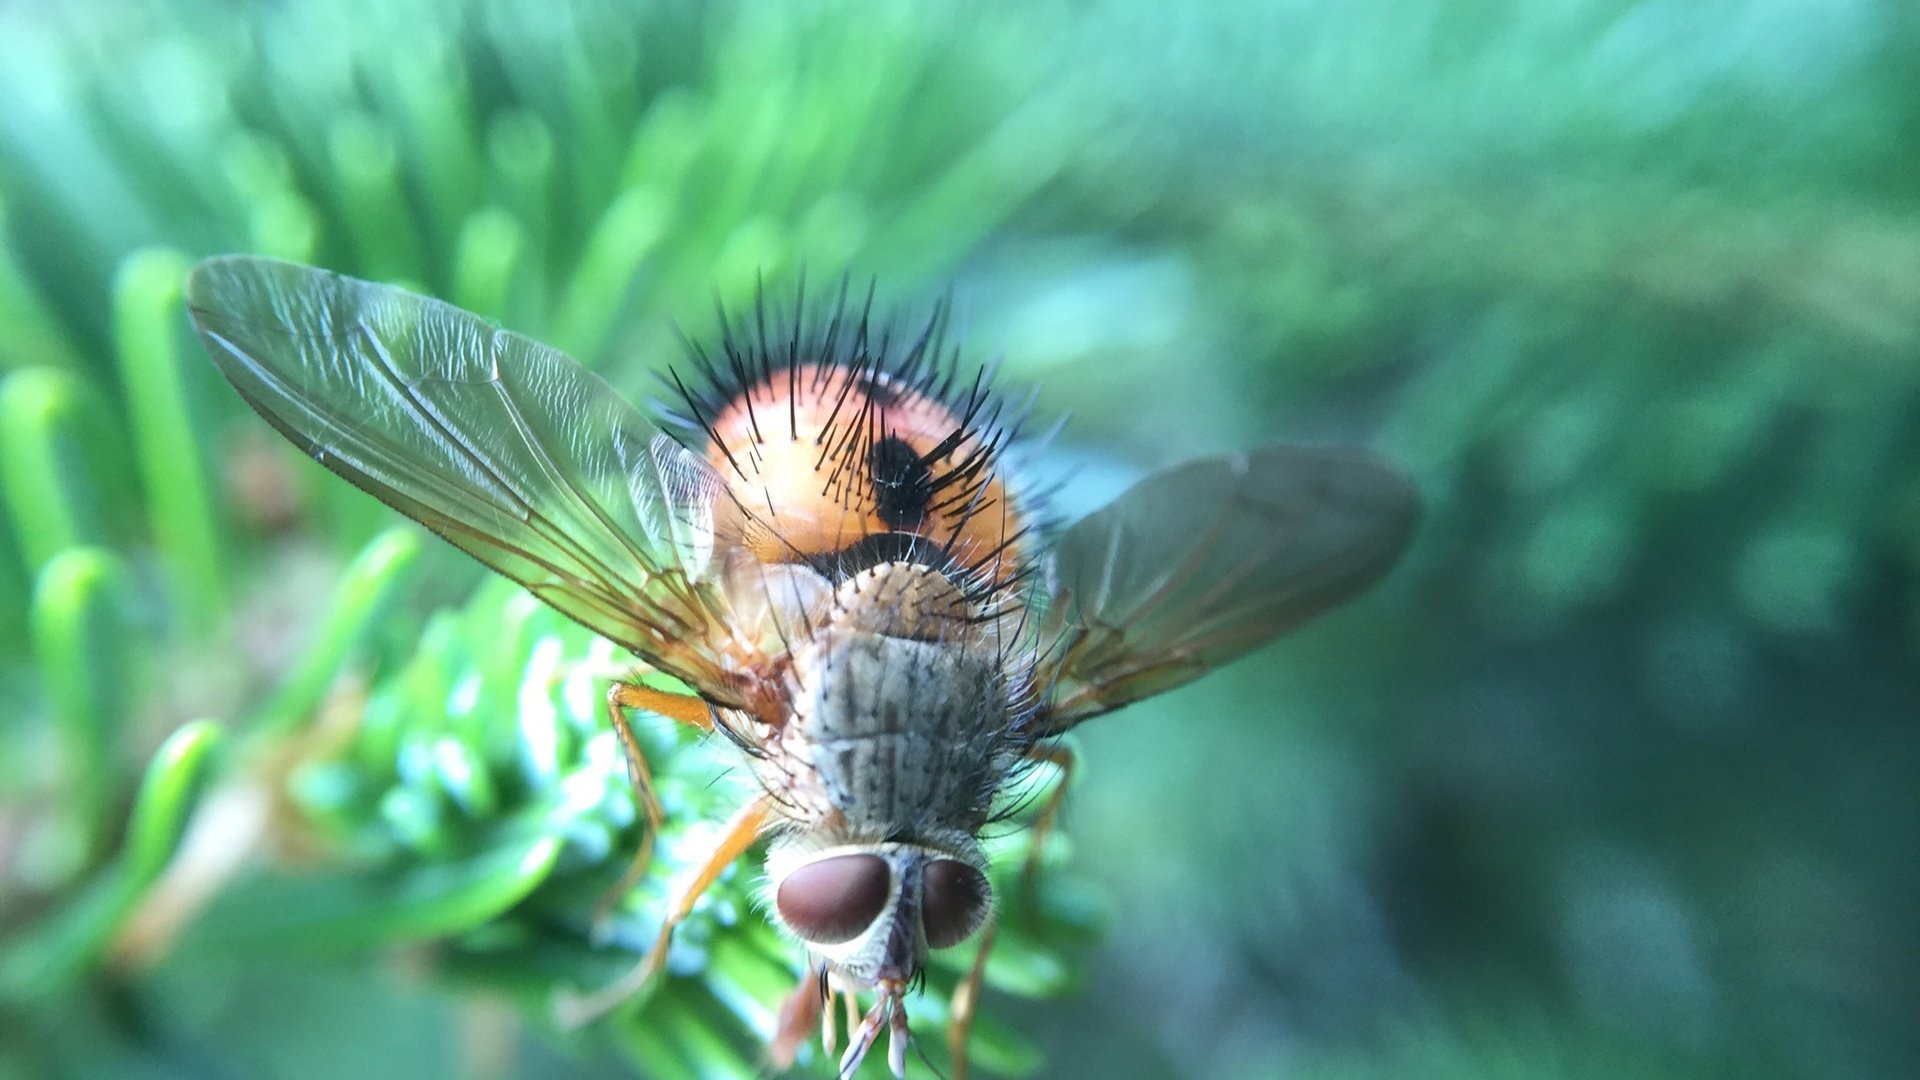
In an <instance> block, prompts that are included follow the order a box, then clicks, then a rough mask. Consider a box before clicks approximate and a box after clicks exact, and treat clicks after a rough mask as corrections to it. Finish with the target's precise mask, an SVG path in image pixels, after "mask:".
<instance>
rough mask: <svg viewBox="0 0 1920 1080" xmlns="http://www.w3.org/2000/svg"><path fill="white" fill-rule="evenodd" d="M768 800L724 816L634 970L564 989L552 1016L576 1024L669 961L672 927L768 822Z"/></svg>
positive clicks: (639, 985) (561, 1022)
mask: <svg viewBox="0 0 1920 1080" xmlns="http://www.w3.org/2000/svg"><path fill="white" fill-rule="evenodd" d="M772 805H773V804H772V801H771V800H769V799H768V798H767V797H766V796H764V795H763V796H761V797H759V798H757V799H755V800H753V801H752V802H750V803H748V804H747V805H745V806H743V807H741V808H740V810H739V811H738V812H737V813H735V814H734V815H733V817H732V818H731V819H730V820H728V822H727V824H726V828H725V829H724V830H723V831H722V832H721V834H720V841H719V843H717V844H715V845H714V848H713V852H712V853H711V854H709V855H708V856H707V861H706V862H705V863H704V864H703V865H702V866H701V867H700V872H699V873H698V874H696V875H695V876H694V879H693V880H692V881H690V882H688V883H687V886H686V888H684V889H683V890H681V892H680V896H679V898H678V899H677V900H675V901H674V904H673V907H672V908H671V909H669V910H668V911H667V916H666V918H665V919H663V920H661V923H660V933H659V935H658V936H656V937H655V938H654V939H653V947H652V948H650V949H648V950H647V955H646V957H645V958H644V959H642V960H641V961H640V962H639V963H638V964H635V965H634V967H633V970H632V971H630V972H628V973H627V975H626V976H625V977H624V978H622V979H620V980H619V981H618V982H615V983H613V984H612V985H610V986H606V987H603V988H602V989H599V990H596V991H594V992H593V993H591V994H568V995H563V996H562V997H561V998H559V999H558V1000H557V1001H555V1002H554V1017H555V1019H556V1021H557V1022H558V1023H559V1025H560V1026H561V1027H563V1028H574V1027H579V1026H580V1025H582V1024H585V1023H587V1022H588V1021H590V1020H593V1019H595V1018H597V1017H599V1016H601V1015H603V1014H605V1013H606V1012H607V1011H608V1010H609V1009H612V1008H613V1007H614V1006H616V1005H618V1004H620V1003H621V1002H622V1001H625V1000H626V999H628V998H629V997H632V996H633V995H634V994H636V993H638V992H640V991H641V990H642V989H644V988H645V987H646V985H647V983H649V982H650V981H652V979H653V977H654V976H656V975H658V974H659V973H660V971H661V969H662V968H664V967H666V963H667V945H668V943H669V942H670V941H671V940H672V938H673V929H674V927H676V926H679V925H680V924H681V923H682V922H685V921H686V918H687V916H688V915H690V914H692V912H693V906H694V904H695V903H697V902H698V901H699V899H700V897H701V895H702V894H704V893H705V892H706V891H707V889H708V888H710V887H712V885H713V883H714V882H715V881H716V880H718V879H719V877H720V874H721V872H722V871H724V870H725V869H726V868H727V867H728V866H731V865H732V864H733V861H734V860H735V859H738V858H739V857H740V856H741V855H743V854H745V853H746V850H747V849H748V848H750V847H752V846H753V841H754V838H755V837H757V836H759V835H760V829H761V827H762V826H764V825H765V824H766V823H767V817H768V812H769V810H770V808H771V807H772Z"/></svg>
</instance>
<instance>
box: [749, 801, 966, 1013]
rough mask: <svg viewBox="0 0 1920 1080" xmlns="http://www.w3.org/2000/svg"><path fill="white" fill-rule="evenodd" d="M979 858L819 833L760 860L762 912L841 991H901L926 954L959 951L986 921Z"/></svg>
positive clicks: (951, 845)
mask: <svg viewBox="0 0 1920 1080" xmlns="http://www.w3.org/2000/svg"><path fill="white" fill-rule="evenodd" d="M986 868H987V863H986V857H985V856H984V855H983V854H982V853H981V851H980V845H979V842H978V841H976V840H975V839H974V838H973V837H972V836H970V835H968V834H966V833H964V832H959V831H958V830H955V831H953V832H952V833H951V834H949V835H936V836H931V837H920V838H917V839H916V840H915V841H913V842H893V841H883V842H870V843H862V842H846V841H845V840H844V839H843V838H839V837H834V836H832V835H831V834H830V833H825V831H816V832H803V833H796V834H792V835H789V836H786V837H782V838H780V839H779V840H776V841H775V842H774V844H773V846H772V847H771V848H770V849H769V850H768V852H767V878H768V897H769V900H770V903H769V905H768V906H769V908H770V909H771V910H772V912H773V914H774V917H775V918H777V919H778V920H779V921H780V924H781V925H782V926H784V927H786V928H787V930H788V931H790V932H791V933H792V934H793V935H794V936H795V937H798V938H799V939H800V940H802V941H804V942H805V943H806V945H807V948H808V950H809V951H810V952H811V953H812V955H813V956H814V958H815V959H816V960H817V961H818V962H819V963H820V965H822V966H824V967H825V969H826V970H827V971H828V972H829V973H830V974H832V975H835V976H838V977H839V980H840V981H841V982H842V983H843V984H848V985H857V986H860V987H862V988H865V987H879V988H881V989H882V990H883V991H886V990H889V989H892V990H900V989H904V988H905V987H906V986H907V985H908V984H909V983H911V982H912V981H913V980H914V979H915V978H916V977H918V976H919V974H920V971H921V969H922V968H924V967H925V966H926V959H927V952H928V951H929V950H930V949H945V948H949V947H951V946H954V945H958V944H960V943H961V942H963V941H966V940H967V939H968V938H970V937H972V936H973V935H974V934H976V933H978V932H979V931H980V928H981V927H983V926H985V925H986V923H987V919H988V916H989V915H991V913H992V911H993V890H992V887H991V886H990V885H988V883H987V874H986Z"/></svg>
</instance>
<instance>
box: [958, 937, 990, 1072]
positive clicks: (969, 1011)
mask: <svg viewBox="0 0 1920 1080" xmlns="http://www.w3.org/2000/svg"><path fill="white" fill-rule="evenodd" d="M999 929H1000V920H998V919H991V920H988V922H987V925H986V927H985V928H984V929H982V930H981V931H980V951H978V952H976V953H974V954H973V967H971V968H969V969H968V970H967V977H966V978H964V979H961V980H960V985H958V986H956V987H954V988H953V1003H952V1004H951V1005H950V1006H948V1009H947V1058H948V1060H949V1061H950V1062H951V1068H952V1069H953V1080H967V1036H968V1035H970V1034H971V1033H972V1032H973V1014H974V1010H975V1009H976V1008H977V1007H978V1006H979V1004H980V984H981V982H982V981H983V980H984V979H986V977H987V954H988V953H991V952H992V951H993V939H994V935H995V934H996V933H997V932H998V931H999Z"/></svg>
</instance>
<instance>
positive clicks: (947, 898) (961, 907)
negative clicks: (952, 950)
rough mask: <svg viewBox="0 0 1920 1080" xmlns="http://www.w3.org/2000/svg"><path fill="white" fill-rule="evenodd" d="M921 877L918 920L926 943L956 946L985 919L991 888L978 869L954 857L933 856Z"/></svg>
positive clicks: (933, 945) (940, 947) (939, 947)
mask: <svg viewBox="0 0 1920 1080" xmlns="http://www.w3.org/2000/svg"><path fill="white" fill-rule="evenodd" d="M922 880H923V885H922V888H923V889H924V892H923V893H922V894H921V899H920V919H921V926H922V927H923V928H925V930H926V932H927V944H928V945H929V946H931V947H933V948H935V949H945V948H947V947H949V946H953V945H958V944H960V943H961V942H963V941H965V940H967V939H968V938H969V937H972V936H973V932H974V931H975V930H978V929H980V924H981V923H984V922H986V921H987V898H988V896H989V895H990V894H991V890H990V889H989V888H988V887H987V879H986V877H985V875H983V874H981V873H980V871H978V870H975V869H974V868H973V867H971V866H968V865H967V864H966V863H963V862H960V861H959V860H957V859H935V860H933V861H932V862H930V863H928V864H927V869H926V872H925V875H924V877H923V879H922Z"/></svg>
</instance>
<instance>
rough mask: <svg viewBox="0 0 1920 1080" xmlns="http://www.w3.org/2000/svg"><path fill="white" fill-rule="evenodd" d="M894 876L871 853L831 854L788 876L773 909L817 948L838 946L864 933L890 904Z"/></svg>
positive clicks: (780, 887) (876, 856)
mask: <svg viewBox="0 0 1920 1080" xmlns="http://www.w3.org/2000/svg"><path fill="white" fill-rule="evenodd" d="M891 883H892V874H891V873H890V872H889V871H888V869H887V861H886V860H885V859H882V858H881V857H880V856H878V855H873V854H869V853H867V852H853V853H851V854H848V855H830V856H828V857H827V858H824V859H820V860H817V861H815V862H810V863H808V864H806V865H805V866H802V867H800V868H799V869H797V870H795V871H794V872H793V873H791V874H788V875H787V876H786V879H785V880H784V881H782V882H780V886H779V888H777V889H775V890H774V893H773V906H774V907H775V908H778V909H779V911H780V918H781V920H782V921H784V922H785V923H786V924H787V925H788V926H790V927H792V928H793V932H794V933H796V934H799V935H800V936H801V937H803V938H805V939H806V940H808V941H810V942H813V943H814V944H815V945H838V944H840V943H841V942H843V941H852V940H853V939H854V938H857V937H859V936H860V935H861V934H862V933H865V932H866V929H867V927H869V926H872V925H873V920H874V919H876V918H879V916H880V909H881V908H884V907H886V906H887V893H888V891H889V887H890V885H891Z"/></svg>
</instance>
